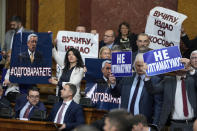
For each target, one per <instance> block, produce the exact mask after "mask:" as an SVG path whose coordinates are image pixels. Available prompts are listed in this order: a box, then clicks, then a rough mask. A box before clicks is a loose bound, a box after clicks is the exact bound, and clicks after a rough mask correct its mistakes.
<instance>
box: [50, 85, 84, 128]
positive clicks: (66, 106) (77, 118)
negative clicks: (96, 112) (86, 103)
mask: <svg viewBox="0 0 197 131" xmlns="http://www.w3.org/2000/svg"><path fill="white" fill-rule="evenodd" d="M76 91H77V88H76V86H75V85H73V84H71V83H67V84H65V85H64V86H63V88H62V90H61V98H62V99H63V101H60V102H58V103H56V104H55V105H54V106H53V108H52V110H51V113H50V115H49V117H48V120H49V121H52V122H54V123H58V124H62V126H61V127H60V130H62V129H65V130H69V131H70V130H72V129H73V128H75V127H77V126H78V125H80V124H84V123H85V120H84V114H83V109H82V107H81V106H80V105H79V104H77V103H75V102H74V101H73V97H74V96H75V94H76Z"/></svg>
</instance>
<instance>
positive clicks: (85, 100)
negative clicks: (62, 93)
mask: <svg viewBox="0 0 197 131" xmlns="http://www.w3.org/2000/svg"><path fill="white" fill-rule="evenodd" d="M79 104H80V105H81V106H83V107H93V104H92V101H91V99H90V98H85V97H82V98H81V99H80V102H79Z"/></svg>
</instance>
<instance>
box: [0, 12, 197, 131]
mask: <svg viewBox="0 0 197 131" xmlns="http://www.w3.org/2000/svg"><path fill="white" fill-rule="evenodd" d="M10 27H11V29H10V30H9V31H7V32H6V35H5V43H4V44H2V45H3V46H2V52H1V54H2V56H3V58H4V59H6V63H5V67H4V69H3V74H2V78H3V80H2V86H0V108H10V107H11V105H10V101H8V100H7V99H6V97H7V96H8V91H9V90H11V88H12V91H13V90H14V91H15V92H17V93H18V94H19V93H20V94H22V95H19V96H18V97H16V99H15V100H14V102H15V107H14V111H15V118H19V119H22V120H24V119H31V117H32V116H33V114H34V112H35V111H36V110H40V111H46V108H45V105H44V103H43V102H41V101H40V92H39V88H37V87H36V85H35V84H25V85H24V84H17V83H11V82H10V81H9V72H10V70H9V68H10V57H11V50H12V44H13V38H14V35H15V34H17V33H21V32H33V31H32V30H26V29H25V28H24V27H23V25H22V22H21V19H20V17H19V16H13V17H12V18H11V21H10ZM75 31H76V32H87V31H86V28H85V26H82V25H79V26H77V27H76V30H75ZM91 33H97V32H96V30H92V31H91ZM180 37H181V39H182V41H183V43H184V44H185V45H186V47H187V48H188V49H187V50H186V51H184V52H183V53H182V54H183V58H181V60H180V61H181V62H182V63H183V64H184V66H185V68H184V69H182V70H178V71H175V72H173V73H170V74H161V75H157V76H152V77H149V76H147V75H146V69H147V65H146V63H145V62H144V59H143V53H145V52H148V51H150V50H152V49H150V48H149V44H150V40H149V36H148V35H147V34H145V33H140V34H134V33H132V30H131V28H130V26H129V24H128V23H126V22H122V23H120V25H119V27H118V35H116V33H115V31H114V30H112V29H108V30H106V31H105V32H104V36H103V40H101V41H100V42H99V59H107V60H106V61H104V62H103V63H102V69H101V71H102V73H103V79H102V80H100V81H98V82H97V85H96V86H95V87H94V88H92V89H91V90H90V91H91V92H93V93H101V92H104V93H107V94H108V95H109V96H110V97H111V98H112V97H113V100H115V99H116V98H117V100H120V101H119V102H117V103H114V101H107V104H106V103H105V102H103V101H99V100H98V101H97V102H96V103H94V106H95V108H98V109H104V110H107V111H109V113H108V114H107V115H106V116H104V117H103V119H101V120H98V121H95V122H94V123H92V124H91V125H83V124H85V117H84V114H83V108H82V106H80V99H81V93H80V92H81V90H80V83H81V81H82V79H83V77H84V74H85V73H86V72H87V68H86V66H85V65H84V63H83V60H82V56H81V54H80V52H79V51H78V50H77V49H75V48H70V49H69V50H68V51H67V52H66V55H65V59H64V61H62V59H60V57H62V56H59V55H58V53H57V52H58V50H57V48H56V43H57V40H55V42H54V46H53V49H52V57H53V58H54V60H55V61H56V63H57V64H58V65H59V66H60V68H61V73H60V75H59V78H55V77H51V78H50V79H49V83H51V84H53V85H57V86H58V88H59V90H58V94H57V95H58V96H59V97H60V98H61V99H60V101H59V102H57V103H55V104H54V106H53V108H52V109H51V111H50V112H49V115H48V117H47V118H46V120H48V121H52V122H54V123H58V124H62V126H61V127H60V128H59V130H72V129H74V130H75V131H83V130H84V131H85V130H86V131H88V130H91V131H93V130H95V131H97V130H104V131H155V130H156V131H157V130H160V129H163V128H164V127H165V126H169V127H170V130H172V131H178V130H179V131H191V130H193V129H194V130H197V128H196V127H197V122H195V120H196V116H197V73H196V70H197V48H196V46H195V45H196V44H195V40H189V38H188V36H187V35H186V33H185V32H184V29H183V28H182V34H181V36H180ZM37 39H38V38H37V35H36V34H34V33H32V34H31V35H29V36H28V40H27V45H28V47H31V49H30V48H29V50H28V52H29V53H28V52H27V55H26V56H25V58H26V59H29V62H30V63H32V62H33V61H35V58H36V56H35V51H36V43H37ZM180 48H181V47H180ZM120 51H132V61H133V62H132V63H133V75H132V76H131V77H121V78H116V77H114V76H113V74H112V73H111V61H110V59H111V53H112V52H120ZM31 54H33V55H34V56H31ZM31 57H33V58H31ZM21 61H23V62H24V59H23V60H22V59H21ZM5 87H6V88H5ZM24 90H25V91H24ZM85 97H87V98H90V100H93V95H92V94H90V93H87V94H86V96H85ZM11 102H12V101H11ZM101 105H102V106H101ZM103 105H104V107H105V108H100V107H103ZM112 105H113V106H112Z"/></svg>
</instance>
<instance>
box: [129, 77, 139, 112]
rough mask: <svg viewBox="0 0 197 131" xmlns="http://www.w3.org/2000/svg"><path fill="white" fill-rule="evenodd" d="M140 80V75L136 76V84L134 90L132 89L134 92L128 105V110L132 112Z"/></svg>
mask: <svg viewBox="0 0 197 131" xmlns="http://www.w3.org/2000/svg"><path fill="white" fill-rule="evenodd" d="M140 81H141V77H140V76H138V81H137V85H136V87H135V91H134V93H133V97H132V100H131V105H130V112H131V113H132V114H134V105H135V101H136V97H137V93H138V90H139V86H140Z"/></svg>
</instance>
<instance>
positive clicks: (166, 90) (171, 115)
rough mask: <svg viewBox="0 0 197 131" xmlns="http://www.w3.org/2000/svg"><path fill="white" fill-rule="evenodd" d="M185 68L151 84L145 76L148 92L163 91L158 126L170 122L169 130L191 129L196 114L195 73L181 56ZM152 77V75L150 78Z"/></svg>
mask: <svg viewBox="0 0 197 131" xmlns="http://www.w3.org/2000/svg"><path fill="white" fill-rule="evenodd" d="M181 62H182V63H184V64H185V67H186V68H185V69H182V70H179V71H176V75H175V76H165V77H164V78H163V79H162V80H161V81H160V82H159V83H158V84H156V85H153V84H152V83H151V82H150V78H149V77H146V78H145V83H144V84H145V87H146V88H147V90H148V91H149V92H150V93H153V94H154V93H163V106H162V110H161V116H160V122H159V123H160V127H161V128H162V127H164V126H165V125H166V124H167V123H170V130H171V131H175V130H177V131H192V126H193V122H194V120H195V117H196V115H197V101H196V98H197V93H196V87H197V85H196V78H197V76H196V73H195V70H191V68H190V67H189V66H188V65H189V63H190V61H189V60H188V59H186V58H182V59H181ZM151 79H153V77H152V78H151Z"/></svg>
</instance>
